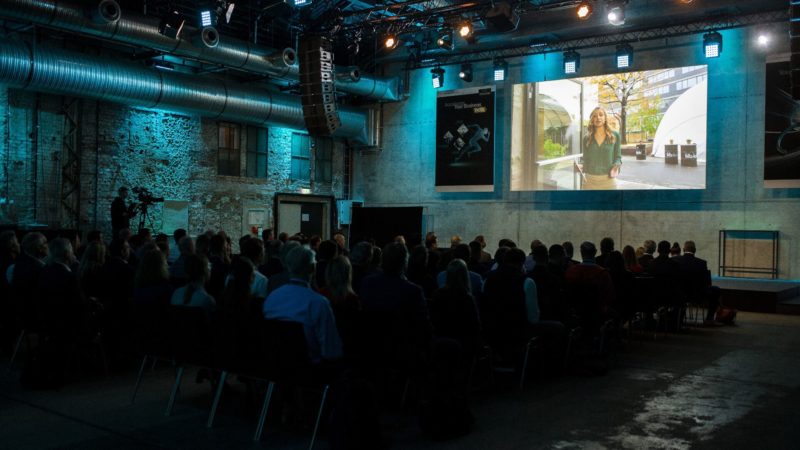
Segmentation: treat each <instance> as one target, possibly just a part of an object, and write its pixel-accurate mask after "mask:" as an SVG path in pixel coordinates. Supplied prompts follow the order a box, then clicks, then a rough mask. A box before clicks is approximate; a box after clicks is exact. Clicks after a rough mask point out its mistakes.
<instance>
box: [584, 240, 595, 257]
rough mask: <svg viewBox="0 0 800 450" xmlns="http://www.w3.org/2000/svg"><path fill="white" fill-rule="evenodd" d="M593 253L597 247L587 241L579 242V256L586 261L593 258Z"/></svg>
mask: <svg viewBox="0 0 800 450" xmlns="http://www.w3.org/2000/svg"><path fill="white" fill-rule="evenodd" d="M595 255H597V247H595V246H594V244H593V243H591V242H589V241H583V242H582V243H581V258H582V259H583V260H584V261H586V260H588V259H594V257H595Z"/></svg>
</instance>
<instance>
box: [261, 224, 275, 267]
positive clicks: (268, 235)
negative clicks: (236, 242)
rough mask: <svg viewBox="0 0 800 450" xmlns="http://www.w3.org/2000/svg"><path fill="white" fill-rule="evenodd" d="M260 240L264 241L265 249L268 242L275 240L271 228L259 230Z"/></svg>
mask: <svg viewBox="0 0 800 450" xmlns="http://www.w3.org/2000/svg"><path fill="white" fill-rule="evenodd" d="M261 240H262V241H264V247H265V248H266V246H267V245H268V244H269V243H270V242H272V241H274V240H275V236H274V235H273V233H272V228H264V229H263V230H261ZM267 276H269V275H267Z"/></svg>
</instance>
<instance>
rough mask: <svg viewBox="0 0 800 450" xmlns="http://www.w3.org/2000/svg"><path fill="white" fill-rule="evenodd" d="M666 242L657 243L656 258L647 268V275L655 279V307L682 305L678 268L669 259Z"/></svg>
mask: <svg viewBox="0 0 800 450" xmlns="http://www.w3.org/2000/svg"><path fill="white" fill-rule="evenodd" d="M669 248H670V244H669V242H668V241H660V242H659V243H658V257H656V258H653V260H652V261H650V263H649V264H648V266H647V269H646V271H647V273H648V274H650V275H652V276H653V277H654V278H655V279H656V284H655V288H656V290H655V292H654V294H655V296H656V305H657V306H677V305H681V304H683V298H682V292H681V286H680V266H679V265H678V263H677V262H676V261H675V260H673V259H672V258H670V257H669Z"/></svg>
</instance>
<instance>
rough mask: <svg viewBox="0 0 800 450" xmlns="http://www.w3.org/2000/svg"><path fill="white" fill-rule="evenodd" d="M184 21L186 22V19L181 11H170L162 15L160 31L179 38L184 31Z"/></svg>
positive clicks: (165, 34) (173, 37)
mask: <svg viewBox="0 0 800 450" xmlns="http://www.w3.org/2000/svg"><path fill="white" fill-rule="evenodd" d="M184 23H186V20H184V18H183V16H181V13H179V12H178V11H170V12H168V13H167V14H165V15H164V16H162V17H161V22H160V23H159V25H158V32H159V33H161V34H163V35H164V36H167V37H170V38H172V39H178V38H180V36H181V32H182V31H183V25H184Z"/></svg>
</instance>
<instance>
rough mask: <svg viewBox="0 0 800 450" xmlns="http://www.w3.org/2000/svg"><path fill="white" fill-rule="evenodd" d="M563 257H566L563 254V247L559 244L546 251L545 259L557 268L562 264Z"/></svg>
mask: <svg viewBox="0 0 800 450" xmlns="http://www.w3.org/2000/svg"><path fill="white" fill-rule="evenodd" d="M565 256H567V255H566V254H565V253H564V246H563V245H561V244H553V245H551V246H550V249H549V250H548V251H547V257H548V259H549V260H550V262H551V263H553V264H556V265H559V266H560V265H563V264H564V257H565Z"/></svg>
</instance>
